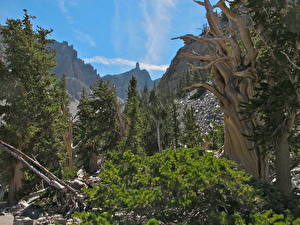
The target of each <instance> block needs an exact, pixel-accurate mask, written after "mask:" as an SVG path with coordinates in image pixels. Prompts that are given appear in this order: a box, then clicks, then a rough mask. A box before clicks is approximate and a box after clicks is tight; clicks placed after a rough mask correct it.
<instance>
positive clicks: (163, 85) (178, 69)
mask: <svg viewBox="0 0 300 225" xmlns="http://www.w3.org/2000/svg"><path fill="white" fill-rule="evenodd" d="M193 52H194V53H197V54H199V55H207V53H208V45H207V44H206V43H202V42H201V43H200V42H196V41H189V42H186V43H185V45H184V46H183V47H182V48H180V49H179V50H178V51H177V54H176V56H175V57H174V59H173V60H172V62H171V65H170V66H169V68H168V69H167V71H166V73H165V74H164V75H163V76H162V78H161V79H160V82H159V83H158V86H157V89H158V92H159V93H160V94H161V95H162V96H168V95H169V94H171V93H175V92H176V91H177V90H178V88H179V84H180V82H181V80H182V79H183V78H184V77H185V76H186V73H187V72H188V71H189V70H190V69H191V65H189V64H193V66H203V65H204V64H205V63H204V62H200V61H199V60H194V59H188V58H182V57H179V55H180V54H181V53H190V54H192V53H193ZM202 74H203V77H208V75H209V73H208V72H207V71H203V72H202V73H201V75H202Z"/></svg>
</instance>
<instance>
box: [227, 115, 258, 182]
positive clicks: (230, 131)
mask: <svg viewBox="0 0 300 225" xmlns="http://www.w3.org/2000/svg"><path fill="white" fill-rule="evenodd" d="M238 123H240V121H234V119H233V118H231V117H230V115H226V114H225V115H224V129H225V137H224V139H225V140H224V153H225V156H226V157H227V158H229V159H232V160H234V161H236V162H237V163H239V164H240V165H242V167H243V168H244V169H245V170H246V171H247V172H249V173H251V174H253V175H254V176H256V177H259V175H260V173H261V172H260V171H259V168H258V158H257V155H256V152H255V151H254V150H252V151H250V150H249V149H250V146H251V143H250V142H249V140H248V139H247V138H246V137H245V136H244V135H243V130H241V129H240V128H238V127H237V124H238Z"/></svg>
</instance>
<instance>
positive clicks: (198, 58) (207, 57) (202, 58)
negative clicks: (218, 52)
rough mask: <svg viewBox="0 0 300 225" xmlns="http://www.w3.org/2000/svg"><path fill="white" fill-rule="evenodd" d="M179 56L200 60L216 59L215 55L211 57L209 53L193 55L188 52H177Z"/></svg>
mask: <svg viewBox="0 0 300 225" xmlns="http://www.w3.org/2000/svg"><path fill="white" fill-rule="evenodd" d="M179 57H180V58H190V59H197V60H200V61H209V62H210V61H214V60H216V58H215V57H211V56H209V55H206V56H200V55H194V54H190V53H181V54H179Z"/></svg>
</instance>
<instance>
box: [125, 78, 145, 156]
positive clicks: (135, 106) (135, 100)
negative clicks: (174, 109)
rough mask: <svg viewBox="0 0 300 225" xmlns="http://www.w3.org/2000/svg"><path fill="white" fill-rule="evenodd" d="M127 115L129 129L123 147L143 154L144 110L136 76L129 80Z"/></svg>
mask: <svg viewBox="0 0 300 225" xmlns="http://www.w3.org/2000/svg"><path fill="white" fill-rule="evenodd" d="M124 113H125V115H126V117H127V125H128V128H127V131H126V135H125V140H123V141H122V143H121V148H122V149H124V150H126V149H130V150H132V151H133V152H134V153H139V154H143V147H142V146H143V143H142V137H143V131H142V123H143V121H142V112H141V103H140V97H139V95H138V91H137V80H136V78H135V77H132V79H131V80H130V81H129V85H128V97H127V104H126V107H125V112H124Z"/></svg>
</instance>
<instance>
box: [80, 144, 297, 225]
mask: <svg viewBox="0 0 300 225" xmlns="http://www.w3.org/2000/svg"><path fill="white" fill-rule="evenodd" d="M99 177H100V178H101V182H100V183H99V184H98V185H97V187H96V188H94V189H87V190H86V193H87V194H88V195H89V197H90V198H89V201H90V202H91V204H92V206H93V207H97V208H98V209H100V211H99V214H97V213H96V214H95V213H92V214H91V213H88V214H86V213H83V214H77V215H76V216H77V217H80V215H81V220H82V221H83V223H82V224H107V223H104V222H102V223H99V222H98V221H100V220H101V221H102V220H103V221H105V220H104V219H105V218H106V220H107V221H109V222H110V223H111V224H145V223H146V224H170V223H173V224H189V225H192V224H213V225H217V224H241V225H242V224H253V225H254V224H256V225H258V224H277V225H279V224H285V222H286V224H293V225H294V224H297V222H299V221H296V220H295V221H296V222H295V221H293V219H294V217H293V216H292V215H295V212H293V211H292V209H293V208H297V205H295V204H294V203H295V202H296V201H292V200H291V199H288V198H287V197H286V198H284V197H283V196H282V195H281V194H280V192H277V191H276V189H275V188H274V187H270V186H268V185H263V184H261V183H259V182H254V179H253V178H252V177H251V176H250V175H248V174H247V173H245V172H244V171H242V170H239V169H237V168H236V166H235V164H234V162H232V161H229V160H226V159H219V158H215V157H214V156H213V155H212V154H205V153H204V151H202V150H199V149H196V148H195V149H184V148H183V149H177V150H171V149H167V150H164V151H163V152H161V153H157V154H155V155H153V156H139V155H135V154H133V153H132V152H131V151H126V152H124V153H120V152H116V153H114V154H111V159H110V160H109V161H107V162H106V164H105V169H104V170H103V171H102V172H101V173H100V174H99ZM292 202H293V203H292ZM270 209H273V211H272V210H271V211H270ZM103 213H104V214H103ZM280 214H282V215H280ZM82 215H83V216H82ZM103 215H106V216H107V215H110V216H109V218H110V220H108V219H107V218H108V217H105V218H104V219H103V218H102V217H103ZM153 218H155V219H153ZM146 221H148V222H146ZM272 221H273V222H272Z"/></svg>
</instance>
